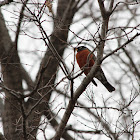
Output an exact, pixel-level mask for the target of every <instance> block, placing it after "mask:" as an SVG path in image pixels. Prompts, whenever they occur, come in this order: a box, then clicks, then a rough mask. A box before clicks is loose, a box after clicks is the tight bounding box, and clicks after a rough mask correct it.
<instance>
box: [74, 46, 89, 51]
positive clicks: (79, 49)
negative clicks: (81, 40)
mask: <svg viewBox="0 0 140 140" xmlns="http://www.w3.org/2000/svg"><path fill="white" fill-rule="evenodd" d="M85 49H87V48H86V47H84V46H79V47H77V48H75V50H76V51H77V52H79V51H82V50H85Z"/></svg>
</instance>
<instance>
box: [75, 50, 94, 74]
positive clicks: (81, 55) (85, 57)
mask: <svg viewBox="0 0 140 140" xmlns="http://www.w3.org/2000/svg"><path fill="white" fill-rule="evenodd" d="M76 60H77V63H78V65H79V67H80V68H81V69H82V70H83V69H84V73H85V75H87V74H88V73H89V72H90V69H91V67H92V66H93V65H94V59H93V54H92V53H91V52H90V51H89V50H88V49H87V50H82V51H79V52H78V53H77V54H76Z"/></svg>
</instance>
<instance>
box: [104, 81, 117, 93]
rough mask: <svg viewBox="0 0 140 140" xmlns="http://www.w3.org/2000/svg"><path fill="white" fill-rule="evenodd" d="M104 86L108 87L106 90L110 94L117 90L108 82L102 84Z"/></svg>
mask: <svg viewBox="0 0 140 140" xmlns="http://www.w3.org/2000/svg"><path fill="white" fill-rule="evenodd" d="M102 84H103V85H104V86H105V87H106V89H107V90H108V91H109V92H112V91H114V90H115V88H114V87H113V86H112V85H111V84H110V83H109V82H108V81H106V82H102Z"/></svg>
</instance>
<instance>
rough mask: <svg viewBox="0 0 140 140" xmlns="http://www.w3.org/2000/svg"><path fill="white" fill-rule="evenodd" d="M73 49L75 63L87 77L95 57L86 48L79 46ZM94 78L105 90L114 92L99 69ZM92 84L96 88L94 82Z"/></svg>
mask: <svg viewBox="0 0 140 140" xmlns="http://www.w3.org/2000/svg"><path fill="white" fill-rule="evenodd" d="M75 49H76V50H77V54H76V60H77V63H78V65H79V67H80V69H81V70H83V71H84V74H85V75H88V73H89V72H90V70H91V68H92V66H93V65H94V62H95V59H96V57H95V55H94V54H93V53H92V52H91V51H90V50H89V49H88V48H86V47H84V46H80V47H78V48H75ZM95 78H97V79H98V80H99V81H100V82H101V83H102V84H103V85H104V86H105V87H106V88H107V90H108V91H109V92H112V91H114V90H115V88H114V87H113V86H112V85H111V84H110V83H109V82H108V81H107V79H106V77H105V74H104V72H103V70H102V69H101V67H99V69H98V71H97V73H96V74H95ZM92 82H93V84H94V85H95V86H97V83H96V82H95V81H94V80H92Z"/></svg>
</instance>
